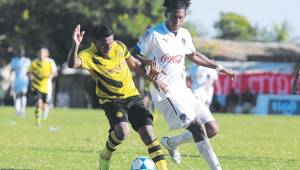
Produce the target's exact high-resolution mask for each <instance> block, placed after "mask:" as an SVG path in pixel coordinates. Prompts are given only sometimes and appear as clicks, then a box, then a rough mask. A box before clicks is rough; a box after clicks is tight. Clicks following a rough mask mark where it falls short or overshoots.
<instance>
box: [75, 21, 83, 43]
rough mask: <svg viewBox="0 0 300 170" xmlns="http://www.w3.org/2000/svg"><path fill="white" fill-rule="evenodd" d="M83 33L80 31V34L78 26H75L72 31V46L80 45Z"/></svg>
mask: <svg viewBox="0 0 300 170" xmlns="http://www.w3.org/2000/svg"><path fill="white" fill-rule="evenodd" d="M84 33H85V31H81V32H80V25H77V26H76V27H75V29H74V31H73V42H74V44H76V45H77V46H79V45H80V43H81V41H82V39H83V35H84Z"/></svg>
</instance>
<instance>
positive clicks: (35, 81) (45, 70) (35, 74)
mask: <svg viewBox="0 0 300 170" xmlns="http://www.w3.org/2000/svg"><path fill="white" fill-rule="evenodd" d="M38 56H39V57H38V58H37V59H35V60H33V61H32V63H31V65H30V67H29V71H28V72H29V74H30V80H31V90H32V91H33V93H34V99H35V101H36V109H35V117H36V125H37V126H38V127H40V126H41V124H42V118H43V117H44V114H47V115H48V112H49V108H48V102H49V101H47V94H48V91H49V87H48V83H49V81H51V80H52V78H53V77H55V76H56V74H57V69H56V65H55V62H54V60H53V59H50V58H49V50H48V49H47V48H41V49H40V50H39V52H38Z"/></svg>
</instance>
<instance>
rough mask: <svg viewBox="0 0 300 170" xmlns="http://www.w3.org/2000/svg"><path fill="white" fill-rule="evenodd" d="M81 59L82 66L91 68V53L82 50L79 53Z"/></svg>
mask: <svg viewBox="0 0 300 170" xmlns="http://www.w3.org/2000/svg"><path fill="white" fill-rule="evenodd" d="M78 57H79V59H80V60H81V67H82V68H84V69H87V70H88V69H89V68H90V67H89V64H88V63H89V58H91V54H90V53H89V52H87V51H86V50H82V51H80V52H79V54H78Z"/></svg>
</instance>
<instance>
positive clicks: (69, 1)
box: [0, 0, 289, 63]
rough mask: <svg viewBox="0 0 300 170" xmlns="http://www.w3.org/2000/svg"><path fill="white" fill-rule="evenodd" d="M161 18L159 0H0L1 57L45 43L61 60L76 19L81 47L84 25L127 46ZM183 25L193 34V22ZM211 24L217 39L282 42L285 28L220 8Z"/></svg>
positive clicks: (87, 38) (30, 51)
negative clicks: (104, 27) (102, 27)
mask: <svg viewBox="0 0 300 170" xmlns="http://www.w3.org/2000/svg"><path fill="white" fill-rule="evenodd" d="M163 19H164V16H163V8H162V0H100V1H95V0H78V1H74V0H64V1H62V0H1V1H0V25H1V27H0V57H1V58H6V59H10V57H12V56H13V55H20V53H21V51H20V49H24V50H23V51H25V55H26V56H28V57H34V56H36V51H37V50H38V49H39V48H41V47H47V48H49V49H50V51H51V52H52V53H51V56H52V57H53V58H54V59H55V60H56V61H57V62H58V63H62V62H64V61H65V60H66V57H67V53H68V50H69V48H70V47H71V43H72V41H71V35H72V30H73V28H74V27H75V26H76V25H77V24H79V23H80V24H81V25H82V30H85V31H86V35H85V40H84V45H83V47H84V46H87V45H88V43H90V40H91V37H90V36H89V33H90V32H89V29H90V28H92V27H93V26H95V25H97V24H100V23H103V24H108V25H110V26H111V27H112V28H113V30H114V31H115V36H116V39H119V40H121V41H123V42H125V43H126V44H127V45H128V46H129V47H131V46H132V45H133V44H134V43H136V41H137V38H138V37H139V36H140V35H141V34H142V33H143V32H144V31H145V29H147V28H149V27H150V26H152V25H153V24H155V23H158V22H159V21H162V20H163ZM186 26H187V27H188V29H190V30H191V31H192V32H193V33H195V31H196V28H195V27H194V26H193V24H192V23H187V24H186ZM215 28H216V29H218V30H219V35H218V38H223V39H230V40H247V41H287V40H288V31H289V30H288V24H287V23H283V24H282V25H277V26H274V33H270V32H268V31H266V30H264V29H263V28H258V27H257V26H253V25H251V24H250V22H249V21H248V20H247V18H245V17H243V16H241V15H238V14H235V13H231V12H229V13H221V14H220V18H219V20H218V21H216V23H215ZM14 53H16V54H14Z"/></svg>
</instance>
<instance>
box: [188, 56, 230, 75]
mask: <svg viewBox="0 0 300 170" xmlns="http://www.w3.org/2000/svg"><path fill="white" fill-rule="evenodd" d="M187 57H188V58H189V59H190V60H191V61H192V62H194V63H196V64H198V65H201V66H204V67H209V68H212V69H216V70H217V71H218V72H221V73H223V74H226V75H227V76H230V78H231V79H234V78H235V77H236V73H235V72H234V71H233V70H231V69H229V68H225V67H223V66H222V65H220V64H217V63H216V62H214V61H213V60H210V59H209V58H207V57H206V56H205V55H203V54H202V53H200V52H196V51H195V52H193V53H192V54H189V55H187Z"/></svg>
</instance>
